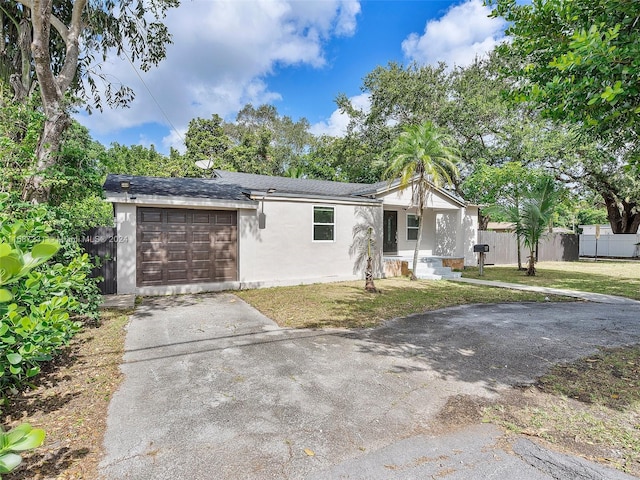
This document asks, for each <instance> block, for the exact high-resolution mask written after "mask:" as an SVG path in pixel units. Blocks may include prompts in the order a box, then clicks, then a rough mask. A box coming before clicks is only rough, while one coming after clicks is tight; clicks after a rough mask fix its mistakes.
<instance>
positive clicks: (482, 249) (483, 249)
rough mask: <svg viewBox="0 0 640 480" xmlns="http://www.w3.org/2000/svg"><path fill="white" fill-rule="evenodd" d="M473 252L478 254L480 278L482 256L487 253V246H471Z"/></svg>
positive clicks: (482, 270) (481, 244) (482, 262)
mask: <svg viewBox="0 0 640 480" xmlns="http://www.w3.org/2000/svg"><path fill="white" fill-rule="evenodd" d="M473 251H474V253H479V254H480V255H479V256H478V275H480V276H481V277H482V276H483V275H484V255H485V253H487V252H488V251H489V245H487V244H486V243H478V244H476V245H474V246H473Z"/></svg>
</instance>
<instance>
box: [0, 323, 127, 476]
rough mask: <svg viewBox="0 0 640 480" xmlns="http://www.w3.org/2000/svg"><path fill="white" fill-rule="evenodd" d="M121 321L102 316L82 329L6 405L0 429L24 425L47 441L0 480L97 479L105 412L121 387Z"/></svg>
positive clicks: (122, 334) (122, 327)
mask: <svg viewBox="0 0 640 480" xmlns="http://www.w3.org/2000/svg"><path fill="white" fill-rule="evenodd" d="M127 321H128V315H127V314H126V313H122V312H103V314H102V321H101V323H100V325H88V326H86V327H85V328H84V329H83V330H82V332H80V333H79V334H77V335H76V336H75V337H74V338H73V340H72V342H71V345H70V346H69V347H67V348H66V349H65V351H64V352H63V353H62V354H61V355H59V356H58V357H57V358H56V359H55V360H54V361H53V362H51V363H50V364H48V365H46V366H45V367H44V368H43V373H42V374H41V375H40V376H39V377H37V378H36V385H35V388H34V389H32V390H29V391H26V392H23V393H20V394H18V395H16V396H14V397H12V398H10V399H9V406H8V407H5V408H3V410H2V413H3V424H4V425H5V427H13V426H15V425H17V424H19V423H22V422H28V423H30V424H31V425H32V426H34V427H37V428H42V429H44V430H45V431H46V433H47V438H46V439H45V443H44V444H43V446H42V447H40V448H38V449H36V450H34V451H33V452H30V453H27V454H25V455H24V459H25V461H24V463H23V464H22V465H21V466H20V467H19V468H18V470H16V472H14V473H12V474H9V475H6V476H3V478H6V479H7V480H18V479H52V478H55V479H95V478H98V473H97V470H98V468H97V467H98V464H99V462H100V459H101V457H102V439H103V436H104V432H105V428H106V418H107V409H108V406H109V401H110V400H111V396H112V394H113V392H115V391H116V390H117V388H118V386H119V385H120V381H121V374H120V369H119V365H120V361H121V359H122V354H123V351H124V337H125V334H124V326H125V325H126V323H127Z"/></svg>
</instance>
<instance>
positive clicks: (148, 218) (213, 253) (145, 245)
mask: <svg viewBox="0 0 640 480" xmlns="http://www.w3.org/2000/svg"><path fill="white" fill-rule="evenodd" d="M137 218H138V230H137V237H138V255H137V263H138V268H137V271H138V275H137V284H138V286H147V285H149V286H151V285H179V284H187V283H203V282H219V281H231V280H236V279H237V212H235V211H220V210H188V209H168V208H167V209H162V208H150V207H140V208H138V217H137Z"/></svg>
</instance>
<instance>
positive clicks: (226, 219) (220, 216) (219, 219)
mask: <svg viewBox="0 0 640 480" xmlns="http://www.w3.org/2000/svg"><path fill="white" fill-rule="evenodd" d="M215 224H216V225H235V224H236V212H216V214H215Z"/></svg>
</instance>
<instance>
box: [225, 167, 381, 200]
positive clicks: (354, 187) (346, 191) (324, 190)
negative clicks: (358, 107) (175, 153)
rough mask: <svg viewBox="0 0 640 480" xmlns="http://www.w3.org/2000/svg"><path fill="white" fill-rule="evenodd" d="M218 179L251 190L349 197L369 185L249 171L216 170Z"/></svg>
mask: <svg viewBox="0 0 640 480" xmlns="http://www.w3.org/2000/svg"><path fill="white" fill-rule="evenodd" d="M216 175H218V179H217V180H218V181H219V182H220V183H223V184H240V185H242V186H244V187H245V188H247V189H249V190H251V191H259V192H266V191H267V190H269V189H270V188H275V190H276V193H288V194H297V195H321V196H330V197H350V196H353V195H357V194H358V193H357V192H360V191H362V190H364V189H365V188H368V187H371V185H367V184H363V183H343V182H331V181H328V180H312V179H308V178H289V177H272V176H269V175H255V174H251V173H239V172H227V171H224V170H216Z"/></svg>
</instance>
